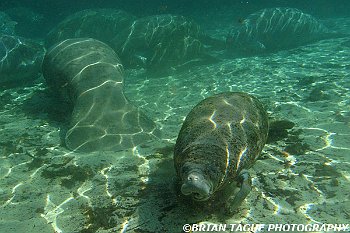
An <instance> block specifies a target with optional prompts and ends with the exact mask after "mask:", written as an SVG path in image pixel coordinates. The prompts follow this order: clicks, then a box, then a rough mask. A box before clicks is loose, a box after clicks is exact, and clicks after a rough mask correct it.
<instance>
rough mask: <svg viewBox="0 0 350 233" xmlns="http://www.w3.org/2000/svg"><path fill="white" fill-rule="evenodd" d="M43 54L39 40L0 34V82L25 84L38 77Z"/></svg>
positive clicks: (11, 84) (43, 49)
mask: <svg viewBox="0 0 350 233" xmlns="http://www.w3.org/2000/svg"><path fill="white" fill-rule="evenodd" d="M44 54H45V48H44V46H43V45H42V44H40V43H39V42H36V41H34V40H30V39H25V38H22V37H19V36H14V35H1V34H0V84H5V85H10V86H13V85H19V84H26V83H29V82H31V81H33V80H35V79H36V78H38V77H39V74H40V72H41V69H40V68H41V63H42V61H43V58H44Z"/></svg>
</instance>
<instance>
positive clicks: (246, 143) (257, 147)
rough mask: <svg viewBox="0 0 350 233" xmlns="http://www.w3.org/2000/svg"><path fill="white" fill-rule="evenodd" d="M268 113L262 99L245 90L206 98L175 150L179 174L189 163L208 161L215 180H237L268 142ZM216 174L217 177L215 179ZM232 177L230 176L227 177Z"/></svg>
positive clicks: (184, 128)
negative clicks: (218, 178) (261, 101)
mask: <svg viewBox="0 0 350 233" xmlns="http://www.w3.org/2000/svg"><path fill="white" fill-rule="evenodd" d="M267 134H268V116H267V113H266V111H265V110H264V108H263V106H262V104H261V103H260V101H259V100H258V99H257V98H255V97H253V96H251V95H249V94H247V93H243V92H225V93H221V94H218V95H214V96H212V97H209V98H206V99H205V100H203V101H201V102H200V103H199V104H198V105H196V106H195V107H194V108H193V109H192V110H191V112H190V113H189V114H188V116H187V117H186V120H185V122H184V123H183V126H182V128H181V130H180V133H179V136H178V138H177V141H176V145H175V150H174V162H175V168H176V170H177V173H178V175H181V169H182V166H183V165H184V164H185V163H188V162H190V163H192V164H202V165H203V164H204V167H206V166H209V167H212V166H215V167H216V169H211V168H208V169H207V171H208V172H210V171H213V170H216V171H218V172H216V173H219V174H208V176H214V179H216V178H217V177H221V178H220V180H222V181H223V182H226V180H227V181H228V180H231V179H234V178H235V177H236V176H237V175H238V174H239V172H240V171H241V170H242V169H245V168H249V167H251V166H252V165H253V164H254V162H255V160H256V159H257V157H258V156H259V154H260V153H261V150H262V148H263V146H264V144H265V142H266V139H267ZM215 177H216V178H215ZM227 178H229V179H227Z"/></svg>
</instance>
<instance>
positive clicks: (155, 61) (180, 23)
mask: <svg viewBox="0 0 350 233" xmlns="http://www.w3.org/2000/svg"><path fill="white" fill-rule="evenodd" d="M199 36H200V27H199V25H198V24H196V23H195V22H194V21H192V20H189V19H187V18H185V17H183V16H178V15H171V14H164V15H153V16H147V17H143V18H140V19H137V20H135V21H134V22H133V23H132V24H131V25H130V27H128V28H127V29H125V30H124V31H122V32H120V34H119V35H117V36H116V37H115V38H114V39H113V41H112V48H113V49H114V50H115V51H117V52H118V54H119V55H120V57H121V59H122V61H123V62H125V63H126V65H128V66H129V67H144V68H148V69H149V70H157V71H158V70H159V69H165V68H169V67H172V66H176V65H180V64H183V63H186V62H188V61H189V60H192V59H196V58H198V57H199V56H200V55H201V54H202V43H201V42H200V40H199Z"/></svg>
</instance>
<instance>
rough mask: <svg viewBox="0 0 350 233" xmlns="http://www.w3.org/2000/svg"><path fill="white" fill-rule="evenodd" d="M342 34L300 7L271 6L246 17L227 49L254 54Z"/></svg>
mask: <svg viewBox="0 0 350 233" xmlns="http://www.w3.org/2000/svg"><path fill="white" fill-rule="evenodd" d="M337 36H339V34H338V33H336V32H333V31H331V30H329V29H328V28H326V27H325V26H324V25H323V24H322V23H320V22H319V21H318V20H317V19H316V18H314V17H313V16H311V15H309V14H306V13H303V12H302V11H300V10H298V9H296V8H267V9H263V10H260V11H258V12H256V13H253V14H251V15H249V16H248V17H247V18H245V19H244V20H242V25H241V26H240V27H239V28H233V29H232V30H231V31H230V33H229V35H228V36H227V39H226V43H227V49H228V50H231V51H232V52H233V53H237V54H243V55H250V54H259V53H266V52H274V51H278V50H283V49H289V48H293V47H297V46H300V45H305V44H307V43H310V42H315V41H318V40H322V39H327V38H332V37H337Z"/></svg>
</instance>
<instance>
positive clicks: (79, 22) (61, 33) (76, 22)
mask: <svg viewBox="0 0 350 233" xmlns="http://www.w3.org/2000/svg"><path fill="white" fill-rule="evenodd" d="M134 20H135V16H133V15H130V14H128V13H126V12H125V11H122V10H116V9H89V10H83V11H79V12H77V13H75V14H73V15H70V16H68V17H67V18H66V19H64V20H63V21H62V22H61V23H59V24H58V25H57V26H56V27H55V28H54V29H52V30H51V31H50V32H49V34H48V35H47V38H46V41H45V44H46V46H47V47H50V46H52V45H54V44H55V43H58V42H60V41H62V40H65V39H70V38H79V37H90V38H94V39H97V40H100V41H102V42H104V43H107V44H109V45H110V42H111V40H112V39H113V38H114V37H116V36H117V35H118V34H119V32H121V31H122V30H123V29H125V28H127V27H129V25H130V24H131V23H132V22H133V21H134Z"/></svg>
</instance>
